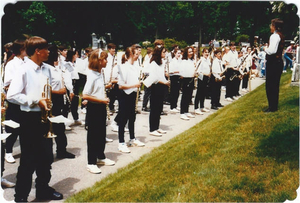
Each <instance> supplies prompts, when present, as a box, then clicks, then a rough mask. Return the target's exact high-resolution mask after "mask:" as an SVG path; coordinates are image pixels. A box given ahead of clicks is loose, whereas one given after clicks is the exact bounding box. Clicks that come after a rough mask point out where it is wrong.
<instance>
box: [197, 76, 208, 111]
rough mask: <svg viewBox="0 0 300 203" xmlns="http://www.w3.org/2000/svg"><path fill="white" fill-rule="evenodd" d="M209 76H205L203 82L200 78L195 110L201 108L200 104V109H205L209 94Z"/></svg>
mask: <svg viewBox="0 0 300 203" xmlns="http://www.w3.org/2000/svg"><path fill="white" fill-rule="evenodd" d="M208 78H209V77H208V76H203V80H200V79H199V78H198V86H197V92H196V97H195V109H198V108H199V102H200V108H204V100H205V97H206V95H207V92H208V86H207V84H208Z"/></svg>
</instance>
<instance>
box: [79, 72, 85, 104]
mask: <svg viewBox="0 0 300 203" xmlns="http://www.w3.org/2000/svg"><path fill="white" fill-rule="evenodd" d="M78 75H79V81H78V83H79V89H80V90H83V88H84V85H85V83H86V75H83V74H81V73H78ZM80 90H79V91H80ZM82 101H84V100H82ZM82 101H81V102H82ZM84 107H85V105H82V104H81V109H83V108H84Z"/></svg>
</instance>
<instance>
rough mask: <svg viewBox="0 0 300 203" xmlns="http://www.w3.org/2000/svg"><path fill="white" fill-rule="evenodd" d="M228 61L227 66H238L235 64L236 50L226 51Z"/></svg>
mask: <svg viewBox="0 0 300 203" xmlns="http://www.w3.org/2000/svg"><path fill="white" fill-rule="evenodd" d="M227 54H228V56H227V57H228V60H229V61H228V62H229V64H228V65H227V67H228V68H235V67H237V66H238V64H237V58H238V53H237V51H232V50H230V51H229V52H228V53H227Z"/></svg>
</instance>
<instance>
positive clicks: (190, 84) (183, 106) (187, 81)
mask: <svg viewBox="0 0 300 203" xmlns="http://www.w3.org/2000/svg"><path fill="white" fill-rule="evenodd" d="M193 90H194V78H183V79H182V95H181V103H180V113H181V114H184V113H188V112H189V105H190V101H191V99H192V96H193Z"/></svg>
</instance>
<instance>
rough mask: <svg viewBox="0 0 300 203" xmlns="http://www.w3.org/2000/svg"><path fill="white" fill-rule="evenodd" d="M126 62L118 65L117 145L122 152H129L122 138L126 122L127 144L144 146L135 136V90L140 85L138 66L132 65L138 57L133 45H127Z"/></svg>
mask: <svg viewBox="0 0 300 203" xmlns="http://www.w3.org/2000/svg"><path fill="white" fill-rule="evenodd" d="M123 57H125V59H124V60H126V62H125V63H124V64H122V65H121V67H120V77H119V80H118V85H119V89H120V92H119V112H118V117H119V120H118V126H119V130H118V133H119V147H118V150H119V151H120V152H124V153H130V150H129V149H128V148H127V145H126V143H125V139H124V132H125V125H126V123H127V122H128V128H129V136H130V140H129V146H138V147H143V146H145V144H144V143H142V142H140V141H139V140H138V139H136V138H135V130H134V122H135V119H136V112H135V110H136V105H137V104H136V99H137V91H138V88H139V87H140V86H141V83H140V81H139V77H140V71H139V67H138V66H135V65H134V62H135V61H136V60H137V59H138V57H139V53H138V50H137V49H136V48H135V47H128V48H127V49H126V51H125V54H124V56H123Z"/></svg>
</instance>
